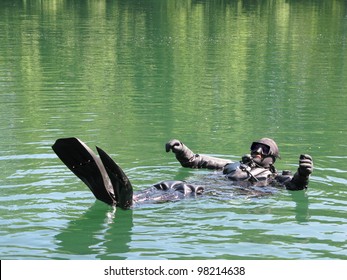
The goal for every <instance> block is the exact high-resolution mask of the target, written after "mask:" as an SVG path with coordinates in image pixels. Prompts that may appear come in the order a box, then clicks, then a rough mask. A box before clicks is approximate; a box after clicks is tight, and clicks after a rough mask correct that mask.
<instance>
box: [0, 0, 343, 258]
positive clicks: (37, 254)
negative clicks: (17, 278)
mask: <svg viewBox="0 0 347 280" xmlns="http://www.w3.org/2000/svg"><path fill="white" fill-rule="evenodd" d="M346 15H347V5H346V3H345V1H339V0H331V1H323V0H322V1H320V0H318V1H294V0H293V1H285V0H280V1H271V0H266V1H246V0H239V1H186V0H177V1H141V2H139V1H121V0H119V1H118V0H117V1H103V0H102V1H88V3H87V2H86V1H82V0H76V1H64V0H63V1H36V0H33V1H29V2H28V1H0V30H1V31H0V43H1V48H0V117H1V118H0V132H1V133H0V138H1V141H0V163H1V171H2V173H1V175H2V176H0V191H1V195H0V201H1V203H0V217H1V220H0V235H1V238H0V254H1V256H2V258H3V259H111V258H114V259H190V258H192V259H194V258H195V259H198V258H201V259H207V258H214V259H215V258H225V259H238V258H241V259H280V258H284V259H346V256H347V245H346V244H347V238H346V232H347V220H346V215H345V213H346V210H347V203H346V201H347V199H346V198H347V191H346V183H347V164H346V156H345V155H344V151H345V150H346V144H345V139H346V132H347V126H346V121H345V118H344V116H345V112H346V109H347V107H346V106H347V105H346V104H347V100H346V98H347V95H346V94H345V93H346V89H347V79H346V76H347V73H346V65H347V56H346V45H347V44H346V37H347V36H346V35H347V17H346ZM70 136H75V137H79V138H80V139H82V140H83V141H84V142H86V143H87V144H88V145H90V146H91V147H92V146H93V145H98V146H100V147H101V148H103V149H104V150H105V151H107V152H108V153H109V154H110V155H111V156H112V158H114V159H115V160H116V161H117V162H118V163H119V164H120V166H121V167H122V168H123V169H124V170H125V171H126V173H127V175H128V176H129V178H130V180H131V181H132V183H133V185H134V186H135V191H137V192H140V191H143V190H145V189H146V188H148V187H149V186H151V185H153V184H154V183H157V182H160V181H162V180H187V181H189V182H192V183H197V184H203V185H204V186H205V188H206V192H205V194H204V195H203V196H199V197H197V198H194V199H184V200H179V201H175V202H169V203H162V204H160V203H156V204H144V205H138V206H137V207H136V208H135V209H133V210H131V211H121V210H118V209H117V210H116V212H113V211H114V210H113V209H112V208H110V207H109V206H107V205H104V204H102V203H100V202H95V200H94V198H93V197H92V195H91V193H90V192H89V190H88V189H87V188H86V187H85V186H84V185H83V184H82V183H81V182H80V181H79V180H78V179H77V178H76V177H75V176H74V175H73V174H71V172H70V171H69V170H67V169H66V167H65V166H64V165H63V164H62V163H61V162H60V161H59V159H57V158H56V156H55V155H54V153H53V152H52V150H51V145H52V144H53V143H54V142H55V140H56V139H57V138H61V137H70ZM261 137H271V138H274V139H275V140H276V141H277V143H278V145H279V148H280V152H281V156H282V159H281V160H279V161H278V162H276V167H277V169H278V170H286V169H288V170H292V171H295V170H296V168H297V164H298V159H299V155H300V154H301V153H308V154H310V155H312V157H313V159H314V165H315V170H314V173H313V175H312V178H311V183H310V185H309V189H308V191H307V192H288V191H285V190H281V189H265V190H264V189H252V190H251V191H249V190H245V189H241V188H237V187H236V186H234V187H233V188H231V187H230V185H228V184H227V183H225V182H224V183H222V180H221V179H220V177H219V174H216V173H210V172H207V171H204V170H187V169H183V168H180V166H179V164H178V163H177V162H176V160H175V159H174V157H173V155H172V154H171V153H170V154H166V153H165V151H164V143H165V142H166V141H167V140H169V139H170V138H178V139H180V140H182V141H183V142H185V143H186V144H187V145H188V146H189V147H190V148H192V150H193V151H194V152H197V153H206V154H210V155H216V156H220V155H221V156H222V157H225V158H230V159H231V160H238V159H239V158H240V156H241V155H243V154H245V153H247V152H248V150H249V143H251V142H252V141H253V140H255V139H258V138H261ZM206 177H208V178H209V180H205V179H204V178H206ZM213 180H215V181H213ZM254 192H258V193H257V195H254ZM258 194H260V195H258Z"/></svg>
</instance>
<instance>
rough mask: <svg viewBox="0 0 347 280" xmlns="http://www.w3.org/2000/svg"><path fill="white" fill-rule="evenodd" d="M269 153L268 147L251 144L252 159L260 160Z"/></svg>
mask: <svg viewBox="0 0 347 280" xmlns="http://www.w3.org/2000/svg"><path fill="white" fill-rule="evenodd" d="M269 153H270V147H269V146H268V145H265V144H262V143H257V142H253V143H252V146H251V156H252V157H253V158H259V159H262V158H264V157H266V156H268V155H269Z"/></svg>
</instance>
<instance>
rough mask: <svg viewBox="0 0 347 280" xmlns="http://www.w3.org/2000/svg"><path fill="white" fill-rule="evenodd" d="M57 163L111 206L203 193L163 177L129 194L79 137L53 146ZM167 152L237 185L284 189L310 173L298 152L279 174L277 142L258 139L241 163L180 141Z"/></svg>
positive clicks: (302, 182)
mask: <svg viewBox="0 0 347 280" xmlns="http://www.w3.org/2000/svg"><path fill="white" fill-rule="evenodd" d="M52 149H53V151H54V152H55V153H56V154H57V155H58V157H59V158H60V159H61V161H62V162H63V163H64V164H65V165H66V166H67V167H68V168H69V169H70V170H71V171H72V172H73V173H74V174H75V175H76V176H77V177H78V178H80V179H81V180H82V181H83V182H84V183H85V184H86V185H87V186H88V188H89V189H90V190H91V191H92V193H93V194H94V196H95V197H96V198H97V199H98V200H100V201H103V202H105V203H107V204H109V205H112V206H117V207H120V208H123V209H129V208H131V207H132V206H133V205H134V204H136V203H142V202H148V201H150V202H152V201H153V202H155V201H161V202H162V201H172V200H176V199H181V198H183V197H187V196H195V195H199V194H202V193H203V192H204V187H202V186H195V185H192V184H189V183H187V182H185V181H177V180H172V181H162V182H159V183H157V184H155V185H153V186H152V187H151V188H149V189H147V190H143V191H139V192H137V193H136V194H134V193H133V188H132V185H131V182H130V180H129V179H128V177H127V175H126V174H125V173H124V171H123V170H122V169H121V168H120V167H119V165H118V164H117V163H115V162H114V161H113V160H112V158H111V157H110V156H109V155H108V154H107V153H106V152H104V151H103V150H102V149H100V148H99V147H96V149H97V152H98V154H99V157H98V156H97V155H96V154H95V153H94V152H93V151H92V150H91V149H90V148H89V147H88V146H87V145H86V144H85V143H83V142H82V141H81V140H80V139H78V138H75V137H71V138H61V139H58V140H56V142H55V143H54V145H53V146H52ZM165 149H166V152H169V151H172V152H173V153H175V155H176V158H177V160H178V161H179V162H180V163H181V165H182V166H183V167H190V168H208V169H215V170H223V174H224V175H225V176H226V178H227V179H229V180H231V181H234V182H237V184H243V183H246V184H252V185H253V184H256V185H258V186H267V185H276V186H277V185H280V186H285V187H286V189H288V190H303V189H306V188H307V185H308V182H309V176H310V174H311V173H312V171H313V161H312V157H311V156H309V155H301V156H300V159H299V167H298V170H297V171H296V173H295V174H294V175H292V174H291V173H290V172H289V171H283V172H282V173H281V174H278V172H277V171H276V168H275V166H274V163H275V161H276V159H277V158H279V157H280V156H279V150H278V147H277V144H276V143H275V141H273V140H272V139H270V138H262V139H260V140H258V141H255V142H253V143H252V145H251V147H250V150H251V153H250V154H247V155H244V156H243V157H242V158H241V160H240V161H239V162H232V161H230V160H225V159H221V158H216V157H211V156H207V155H200V154H194V153H193V152H192V151H191V150H190V149H189V148H188V147H187V146H186V145H184V144H183V143H182V142H181V141H179V140H176V139H174V140H170V141H169V142H168V143H166V145H165Z"/></svg>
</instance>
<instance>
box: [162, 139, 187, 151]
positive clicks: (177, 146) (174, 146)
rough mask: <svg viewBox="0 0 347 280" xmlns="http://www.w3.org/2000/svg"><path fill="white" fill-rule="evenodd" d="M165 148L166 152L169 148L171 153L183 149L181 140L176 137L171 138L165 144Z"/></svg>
mask: <svg viewBox="0 0 347 280" xmlns="http://www.w3.org/2000/svg"><path fill="white" fill-rule="evenodd" d="M165 150H166V152H167V153H168V152H170V150H171V151H172V152H173V153H178V152H181V151H182V150H183V144H182V142H181V141H179V140H177V139H172V140H170V141H169V142H167V143H166V144H165Z"/></svg>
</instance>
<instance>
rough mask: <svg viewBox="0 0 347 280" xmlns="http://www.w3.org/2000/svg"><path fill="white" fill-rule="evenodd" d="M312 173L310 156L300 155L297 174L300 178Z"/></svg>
mask: <svg viewBox="0 0 347 280" xmlns="http://www.w3.org/2000/svg"><path fill="white" fill-rule="evenodd" d="M312 171H313V161H312V157H311V156H310V155H300V159H299V168H298V172H299V174H300V175H301V176H305V177H308V176H309V175H310V174H311V173H312Z"/></svg>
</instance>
